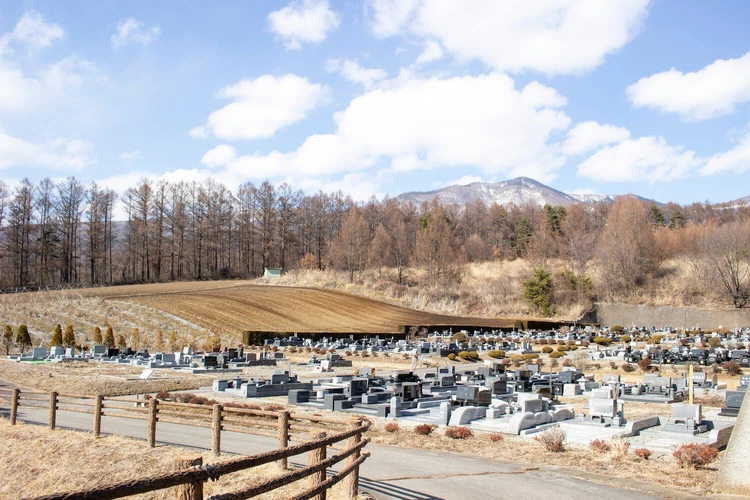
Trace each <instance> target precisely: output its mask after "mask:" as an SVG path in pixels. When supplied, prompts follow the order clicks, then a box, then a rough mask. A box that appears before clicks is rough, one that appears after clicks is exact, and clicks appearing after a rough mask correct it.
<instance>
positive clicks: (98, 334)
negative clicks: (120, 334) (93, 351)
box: [94, 326, 104, 345]
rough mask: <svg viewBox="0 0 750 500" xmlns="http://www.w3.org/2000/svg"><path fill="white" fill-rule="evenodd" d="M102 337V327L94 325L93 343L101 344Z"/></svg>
mask: <svg viewBox="0 0 750 500" xmlns="http://www.w3.org/2000/svg"><path fill="white" fill-rule="evenodd" d="M103 342H104V339H103V338H102V329H101V328H99V327H98V326H97V327H94V345H102V343H103Z"/></svg>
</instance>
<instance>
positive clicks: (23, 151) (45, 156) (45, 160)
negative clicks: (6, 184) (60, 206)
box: [0, 134, 94, 171]
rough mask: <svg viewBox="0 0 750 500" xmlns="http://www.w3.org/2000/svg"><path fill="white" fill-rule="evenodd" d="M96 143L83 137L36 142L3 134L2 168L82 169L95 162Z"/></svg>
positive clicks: (0, 141) (1, 137)
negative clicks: (81, 138) (94, 144)
mask: <svg viewBox="0 0 750 500" xmlns="http://www.w3.org/2000/svg"><path fill="white" fill-rule="evenodd" d="M93 149H94V146H93V145H92V144H91V143H88V142H86V141H81V140H69V139H57V140H54V141H50V142H46V143H40V144H34V143H31V142H27V141H24V140H22V139H18V138H15V137H11V136H9V135H7V134H0V170H4V169H8V168H12V167H48V168H56V169H64V170H75V171H77V170H81V169H82V168H83V167H84V166H86V165H89V164H91V163H93V159H92V158H91V153H92V151H93Z"/></svg>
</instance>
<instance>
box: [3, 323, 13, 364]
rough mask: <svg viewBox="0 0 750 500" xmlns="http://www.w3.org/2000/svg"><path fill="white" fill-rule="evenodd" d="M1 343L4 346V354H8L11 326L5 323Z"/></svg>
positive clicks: (10, 343)
mask: <svg viewBox="0 0 750 500" xmlns="http://www.w3.org/2000/svg"><path fill="white" fill-rule="evenodd" d="M3 345H4V346H5V355H6V356H7V355H8V354H10V348H11V346H12V345H13V328H12V327H11V326H10V325H7V324H6V325H5V331H4V332H3Z"/></svg>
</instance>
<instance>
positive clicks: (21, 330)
mask: <svg viewBox="0 0 750 500" xmlns="http://www.w3.org/2000/svg"><path fill="white" fill-rule="evenodd" d="M16 344H18V345H19V346H21V354H23V352H24V350H25V349H26V347H28V346H30V345H31V335H29V329H28V328H26V325H18V330H17V331H16Z"/></svg>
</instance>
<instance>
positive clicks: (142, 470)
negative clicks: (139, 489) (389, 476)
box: [0, 419, 344, 500]
mask: <svg viewBox="0 0 750 500" xmlns="http://www.w3.org/2000/svg"><path fill="white" fill-rule="evenodd" d="M0 436H2V438H3V439H2V440H0V474H2V477H3V481H1V482H0V498H3V499H6V500H15V499H19V498H29V497H32V496H40V495H45V494H50V493H55V492H68V491H75V490H80V489H85V488H92V487H96V486H105V485H109V484H113V483H117V482H120V481H128V480H132V479H136V478H139V477H143V476H147V475H155V474H163V473H167V472H170V471H171V470H172V463H173V461H174V459H175V457H180V456H196V455H202V456H203V463H204V464H209V463H210V464H215V463H219V462H221V461H222V460H227V459H228V458H224V457H222V458H213V457H211V456H210V454H209V453H206V452H203V453H201V452H199V451H196V450H194V449H186V448H180V447H177V446H157V447H156V448H149V447H148V446H147V445H146V443H144V442H143V441H139V440H136V439H127V438H122V437H117V436H101V437H99V438H94V437H93V436H92V435H91V434H90V433H87V432H77V431H69V430H62V429H57V430H55V431H50V430H48V429H46V428H44V427H40V426H36V425H25V424H17V425H16V426H11V425H10V424H9V423H8V421H7V420H5V419H0ZM278 474H279V469H278V468H277V467H276V465H275V464H269V465H266V466H262V467H256V468H253V469H250V470H245V471H241V472H237V473H234V474H230V475H227V476H224V477H222V478H220V479H219V480H217V481H208V482H207V483H204V486H203V493H204V495H205V497H206V498H208V496H210V495H219V494H222V493H230V492H232V491H233V490H236V489H237V485H238V484H239V485H243V486H252V485H253V484H256V483H259V482H261V481H264V480H267V479H269V478H271V477H274V476H276V475H278ZM300 484H302V485H306V483H305V481H302V483H300ZM342 487H343V485H342V484H341V483H339V484H338V485H336V486H335V487H334V488H333V490H331V492H330V493H329V494H328V498H330V499H331V500H339V499H343V498H344V494H343V492H342ZM298 492H299V485H297V486H295V485H290V486H286V487H284V488H280V489H278V490H276V491H273V492H270V493H266V494H265V495H261V496H258V497H254V498H259V499H262V500H283V499H285V498H289V497H291V496H292V495H293V494H295V493H298ZM128 498H132V499H139V500H146V499H148V500H162V499H165V500H166V499H172V498H174V494H173V491H172V490H169V489H166V490H161V491H158V492H153V493H146V494H142V495H136V496H132V497H128Z"/></svg>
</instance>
